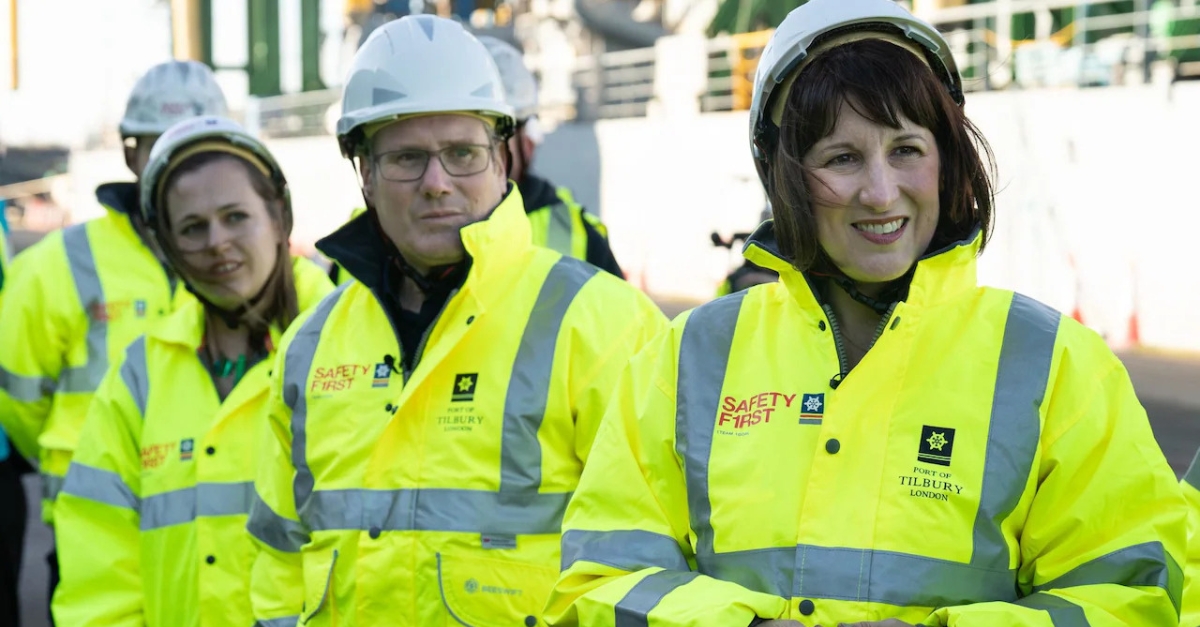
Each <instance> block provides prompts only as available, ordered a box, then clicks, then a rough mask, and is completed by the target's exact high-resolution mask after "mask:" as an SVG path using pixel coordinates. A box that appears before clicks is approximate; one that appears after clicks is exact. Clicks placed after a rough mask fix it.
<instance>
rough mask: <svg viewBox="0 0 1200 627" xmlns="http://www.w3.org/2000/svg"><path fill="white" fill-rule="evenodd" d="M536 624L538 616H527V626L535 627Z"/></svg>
mask: <svg viewBox="0 0 1200 627" xmlns="http://www.w3.org/2000/svg"><path fill="white" fill-rule="evenodd" d="M534 625H537V617H535V616H526V617H525V627H534Z"/></svg>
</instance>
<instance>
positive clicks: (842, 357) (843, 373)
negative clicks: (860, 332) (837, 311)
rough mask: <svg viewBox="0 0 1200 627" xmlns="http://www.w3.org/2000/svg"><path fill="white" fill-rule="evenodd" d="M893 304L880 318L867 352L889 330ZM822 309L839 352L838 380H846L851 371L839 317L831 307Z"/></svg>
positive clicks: (825, 306)
mask: <svg viewBox="0 0 1200 627" xmlns="http://www.w3.org/2000/svg"><path fill="white" fill-rule="evenodd" d="M897 304H898V303H892V304H891V306H890V307H888V310H887V312H886V313H884V314H883V317H882V318H880V320H879V324H878V325H877V326H876V327H875V337H873V338H871V343H870V344H869V345H867V350H868V351H869V350H871V349H872V348H874V347H875V342H878V341H879V338H880V337H882V336H883V332H884V331H886V330H887V325H888V322H890V321H891V318H892V313H893V312H894V311H896V305H897ZM821 309H822V310H824V311H825V317H826V318H828V319H829V330H830V332H831V333H832V334H833V347H834V349H835V350H836V351H837V358H838V375H837V377H836V378H838V379H845V378H846V377H847V376H848V375H849V374H850V369H849V368H847V367H846V362H847V359H846V346H845V344H843V343H842V342H843V340H842V328H841V326H839V325H838V322H837V316H835V315H834V314H833V308H832V307H830V306H829V305H821Z"/></svg>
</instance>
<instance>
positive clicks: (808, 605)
mask: <svg viewBox="0 0 1200 627" xmlns="http://www.w3.org/2000/svg"><path fill="white" fill-rule="evenodd" d="M815 611H817V606H816V605H813V602H812V601H809V600H808V599H804V600H803V601H801V602H800V613H801V614H804V615H805V616H812V613H813V612H815Z"/></svg>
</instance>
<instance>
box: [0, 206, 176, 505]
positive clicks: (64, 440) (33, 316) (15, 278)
mask: <svg viewBox="0 0 1200 627" xmlns="http://www.w3.org/2000/svg"><path fill="white" fill-rule="evenodd" d="M131 190H132V192H131ZM136 191H137V190H136V185H134V184H133V183H110V184H107V185H102V186H100V188H99V189H97V192H96V195H97V198H99V199H100V201H101V202H102V203H105V206H106V207H107V213H106V214H105V215H104V216H102V217H100V218H96V219H95V220H91V221H88V222H85V223H83V224H76V225H73V226H69V227H66V228H65V229H62V230H61V231H57V232H54V233H51V234H49V235H47V236H46V237H45V238H43V239H42V240H41V241H40V242H38V243H37V244H34V245H33V246H31V247H30V248H29V249H27V250H25V251H23V252H22V253H21V254H20V255H17V257H16V259H14V260H13V263H12V267H11V271H12V272H11V276H10V280H9V281H7V282H6V283H7V284H6V285H5V286H4V302H3V304H4V308H3V310H2V311H0V426H3V427H4V430H5V431H6V432H7V433H8V435H9V437H10V438H12V441H13V443H14V444H15V445H16V447H17V450H18V451H20V452H21V454H23V455H25V456H26V457H28V458H31V459H39V460H40V471H41V474H42V489H43V502H42V507H43V512H42V515H43V518H44V519H45V520H46V521H47V522H52V520H53V501H54V498H55V496H56V495H57V493H58V490H59V489H60V488H61V487H62V481H63V477H64V476H66V474H67V467H68V466H69V464H70V462H71V454H72V452H73V451H74V450H75V445H76V442H78V440H79V430H80V429H81V428H82V427H83V419H84V417H85V416H86V415H87V410H88V404H89V403H91V400H92V394H93V393H94V392H95V391H96V387H97V386H98V385H99V384H100V380H101V379H102V378H103V377H104V373H105V372H106V371H107V370H108V366H109V363H110V362H112V361H116V360H118V359H120V356H121V355H122V354H123V352H124V350H125V347H126V346H128V345H129V343H130V342H132V341H133V340H134V339H135V338H137V337H138V336H140V335H142V334H143V333H145V332H146V330H147V329H149V325H150V324H151V323H152V322H153V321H155V320H158V319H160V318H163V317H165V316H167V315H169V314H170V313H171V312H172V311H174V310H175V309H176V308H177V307H179V306H180V304H181V303H184V302H190V301H192V300H194V298H193V297H192V295H191V294H190V293H188V291H187V290H185V289H176V285H175V281H174V279H173V277H171V275H170V274H169V273H168V272H167V270H166V268H165V267H164V266H163V264H162V263H161V262H159V260H158V259H157V258H155V256H154V254H153V253H152V252H150V249H149V248H147V247H146V246H145V245H144V244H143V243H142V240H141V238H140V237H139V236H138V234H137V232H136V231H135V230H134V228H133V225H132V224H131V223H130V221H129V212H130V211H136V210H137V209H136V205H130V204H128V203H129V202H135V201H134V200H130V199H129V196H128V195H129V194H130V193H132V194H133V198H134V199H136Z"/></svg>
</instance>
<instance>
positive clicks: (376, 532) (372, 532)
mask: <svg viewBox="0 0 1200 627" xmlns="http://www.w3.org/2000/svg"><path fill="white" fill-rule="evenodd" d="M379 534H380V530H379V527H371V529H370V530H369V531H367V535H369V536H371V539H372V540H375V539H377V538H378V537H379Z"/></svg>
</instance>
